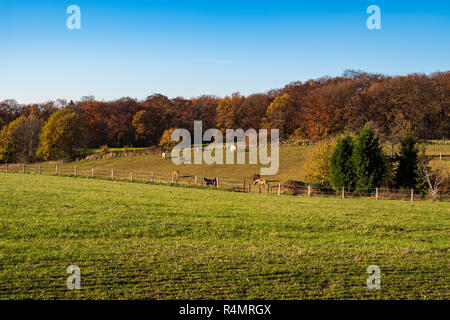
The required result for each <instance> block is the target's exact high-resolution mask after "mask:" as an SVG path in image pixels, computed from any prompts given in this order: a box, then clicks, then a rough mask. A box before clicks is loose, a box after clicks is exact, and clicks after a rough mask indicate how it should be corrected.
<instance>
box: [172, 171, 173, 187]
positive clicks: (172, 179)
mask: <svg viewBox="0 0 450 320" xmlns="http://www.w3.org/2000/svg"><path fill="white" fill-rule="evenodd" d="M172 184H173V172H172Z"/></svg>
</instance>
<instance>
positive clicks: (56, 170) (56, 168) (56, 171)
mask: <svg viewBox="0 0 450 320" xmlns="http://www.w3.org/2000/svg"><path fill="white" fill-rule="evenodd" d="M55 173H56V174H58V165H57V164H55Z"/></svg>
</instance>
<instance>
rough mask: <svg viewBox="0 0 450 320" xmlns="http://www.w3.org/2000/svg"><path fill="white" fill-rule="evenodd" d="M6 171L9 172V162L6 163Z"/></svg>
mask: <svg viewBox="0 0 450 320" xmlns="http://www.w3.org/2000/svg"><path fill="white" fill-rule="evenodd" d="M5 170H6V173H8V162H7V163H6V169H5Z"/></svg>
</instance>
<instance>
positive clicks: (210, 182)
mask: <svg viewBox="0 0 450 320" xmlns="http://www.w3.org/2000/svg"><path fill="white" fill-rule="evenodd" d="M203 180H205V182H206V185H207V186H214V187H215V186H217V179H206V178H203Z"/></svg>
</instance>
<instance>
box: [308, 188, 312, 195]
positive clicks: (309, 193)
mask: <svg viewBox="0 0 450 320" xmlns="http://www.w3.org/2000/svg"><path fill="white" fill-rule="evenodd" d="M308 197H311V186H308Z"/></svg>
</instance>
